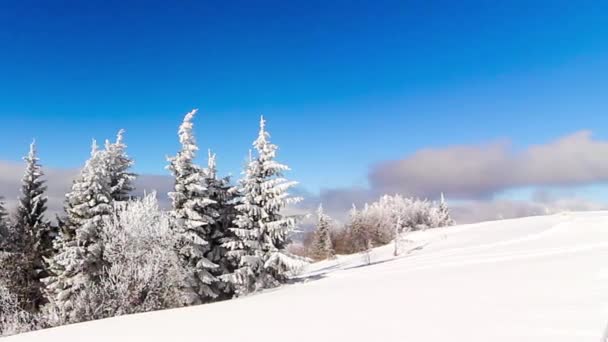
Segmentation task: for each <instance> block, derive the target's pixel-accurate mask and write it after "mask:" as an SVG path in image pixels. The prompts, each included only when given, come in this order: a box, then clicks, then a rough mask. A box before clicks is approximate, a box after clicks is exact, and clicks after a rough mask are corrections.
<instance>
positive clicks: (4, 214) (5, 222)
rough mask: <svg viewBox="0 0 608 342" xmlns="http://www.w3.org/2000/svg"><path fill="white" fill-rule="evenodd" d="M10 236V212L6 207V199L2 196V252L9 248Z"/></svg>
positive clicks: (0, 199) (0, 213) (0, 207)
mask: <svg viewBox="0 0 608 342" xmlns="http://www.w3.org/2000/svg"><path fill="white" fill-rule="evenodd" d="M8 234H9V222H8V212H7V211H6V208H5V205H4V197H1V196H0V251H3V250H5V249H6V248H7V244H8V238H9V236H8Z"/></svg>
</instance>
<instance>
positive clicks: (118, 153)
mask: <svg viewBox="0 0 608 342" xmlns="http://www.w3.org/2000/svg"><path fill="white" fill-rule="evenodd" d="M124 133H125V131H124V130H122V129H121V130H120V131H118V134H117V135H116V141H115V142H113V143H111V142H110V141H108V140H106V148H105V151H104V152H105V153H106V161H107V163H108V165H107V166H106V167H107V170H108V176H109V178H110V193H111V196H112V200H114V201H126V200H128V199H129V198H130V194H131V192H132V191H133V190H134V189H135V188H134V186H133V181H134V180H135V178H136V175H135V174H134V173H132V172H129V169H130V168H131V167H132V166H133V160H132V159H131V158H129V156H128V155H127V153H126V148H127V145H125V143H124Z"/></svg>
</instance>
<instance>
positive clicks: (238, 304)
mask: <svg viewBox="0 0 608 342" xmlns="http://www.w3.org/2000/svg"><path fill="white" fill-rule="evenodd" d="M408 239H410V240H411V242H410V243H409V244H407V245H406V246H404V248H406V249H408V250H409V252H404V253H402V255H400V256H398V257H396V258H395V257H393V246H392V245H389V246H385V247H381V248H377V249H375V250H374V251H373V252H372V253H371V256H370V257H371V264H370V265H368V264H367V261H368V260H367V258H366V257H364V256H362V255H352V256H344V257H340V258H338V259H337V260H333V261H326V262H321V263H317V264H314V265H311V266H310V268H309V269H308V270H307V271H306V272H305V274H304V275H302V276H301V277H300V278H299V281H298V282H296V283H295V284H293V285H288V286H284V287H283V288H280V289H276V290H272V291H267V292H265V293H261V294H257V295H253V296H250V297H246V298H241V299H237V300H232V301H227V302H221V303H216V304H210V305H203V306H197V307H189V308H184V309H176V310H168V311H163V312H153V313H147V314H139V315H133V316H126V317H117V318H112V319H107V320H102V321H96V322H89V323H82V324H76V325H72V326H67V327H60V328H54V329H49V330H45V331H39V332H33V333H28V334H23V335H19V336H14V337H10V338H8V339H7V341H11V342H13V341H14V342H19V341H62V342H67V341H87V342H93V341H104V342H106V341H148V342H151V341H180V342H182V341H214V342H215V341H240V342H242V341H290V342H294V341H307V342H311V341H383V342H384V341H398V342H405V341H416V342H424V341H441V342H445V341H466V342H475V341H480V342H489V341H491V342H497V341H509V342H513V341H535V342H540V341H551V342H558V341H594V342H597V341H599V340H600V338H601V336H602V333H603V330H604V327H605V325H606V323H608V212H588V213H564V214H559V215H553V216H542V217H530V218H523V219H516V220H504V221H496V222H486V223H480V224H473V225H463V226H455V227H449V228H441V229H433V230H428V231H425V232H417V233H412V234H410V235H409V236H408Z"/></svg>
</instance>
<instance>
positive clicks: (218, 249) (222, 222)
mask: <svg viewBox="0 0 608 342" xmlns="http://www.w3.org/2000/svg"><path fill="white" fill-rule="evenodd" d="M203 172H204V178H203V184H204V186H205V189H206V194H207V197H208V198H209V199H210V200H212V201H213V203H210V204H209V205H207V206H205V208H204V212H205V214H206V215H209V216H211V217H213V219H214V223H213V224H212V226H211V235H210V236H209V243H210V250H209V253H208V254H207V258H208V259H209V260H210V261H212V262H213V263H215V264H217V265H218V266H219V267H217V268H214V269H212V270H211V273H212V274H213V275H214V276H215V277H217V278H218V280H219V282H218V284H217V287H218V290H219V291H220V293H221V294H220V296H219V299H229V298H231V297H232V296H233V295H234V287H233V286H232V284H231V283H230V282H229V281H226V280H223V279H222V276H223V275H225V274H230V273H232V272H234V270H235V269H236V263H235V262H234V259H232V258H230V257H228V255H227V253H228V251H227V249H226V247H225V246H224V245H223V244H224V242H226V241H229V240H230V239H232V238H234V234H233V233H232V231H230V228H231V227H232V221H233V220H234V219H235V217H236V209H235V197H236V192H235V191H234V188H233V187H232V186H231V185H230V177H218V175H217V166H216V156H215V154H212V153H211V151H209V153H208V162H207V168H205V169H203Z"/></svg>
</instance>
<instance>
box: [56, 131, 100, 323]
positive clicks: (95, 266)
mask: <svg viewBox="0 0 608 342" xmlns="http://www.w3.org/2000/svg"><path fill="white" fill-rule="evenodd" d="M106 158H107V155H106V154H105V153H104V151H99V150H98V148H97V145H96V144H95V142H94V143H93V148H92V151H91V158H90V159H89V160H88V161H87V162H86V164H85V166H84V168H83V169H82V170H81V171H80V174H79V175H78V177H77V178H76V179H75V180H74V182H73V184H72V190H71V191H70V192H69V193H68V194H67V195H66V204H65V212H66V217H65V218H64V219H62V225H61V227H60V232H59V236H58V238H57V239H55V249H56V250H57V253H56V254H55V255H54V256H53V258H51V259H50V260H49V270H50V273H51V276H50V277H48V278H46V279H44V282H45V284H46V288H45V293H46V295H47V298H48V300H49V301H50V302H51V304H53V305H54V306H55V307H56V308H57V309H58V310H59V312H60V313H61V314H63V315H66V316H69V314H70V312H71V310H72V309H73V303H72V301H71V298H73V296H74V295H75V294H76V293H77V292H78V291H80V290H82V289H83V288H84V287H85V286H86V285H87V284H88V283H94V282H96V281H98V280H99V276H100V275H101V272H102V269H103V267H104V262H103V246H102V244H101V241H100V237H99V234H100V230H101V229H102V226H103V220H104V217H106V216H107V215H109V214H110V213H111V203H112V196H111V185H110V177H109V173H108V170H107V168H106V166H107V160H106Z"/></svg>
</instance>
